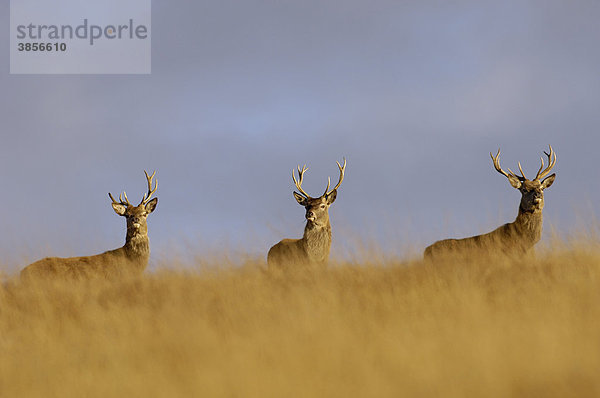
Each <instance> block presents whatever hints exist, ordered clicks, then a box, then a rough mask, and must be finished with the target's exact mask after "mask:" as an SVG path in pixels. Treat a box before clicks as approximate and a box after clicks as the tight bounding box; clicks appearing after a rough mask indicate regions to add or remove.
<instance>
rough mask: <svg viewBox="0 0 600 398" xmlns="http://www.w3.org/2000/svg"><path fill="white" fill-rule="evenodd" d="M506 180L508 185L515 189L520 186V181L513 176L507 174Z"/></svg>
mask: <svg viewBox="0 0 600 398" xmlns="http://www.w3.org/2000/svg"><path fill="white" fill-rule="evenodd" d="M508 182H510V185H512V186H513V188H516V189H519V188H521V181H519V179H518V178H517V177H515V176H512V175H509V176H508Z"/></svg>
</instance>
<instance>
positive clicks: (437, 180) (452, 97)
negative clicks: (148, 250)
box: [0, 0, 600, 270]
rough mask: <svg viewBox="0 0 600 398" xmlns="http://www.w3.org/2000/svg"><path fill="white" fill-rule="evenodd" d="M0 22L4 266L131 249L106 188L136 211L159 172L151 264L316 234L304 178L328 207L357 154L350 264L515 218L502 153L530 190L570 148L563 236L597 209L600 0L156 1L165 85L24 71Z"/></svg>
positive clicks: (557, 192)
mask: <svg viewBox="0 0 600 398" xmlns="http://www.w3.org/2000/svg"><path fill="white" fill-rule="evenodd" d="M0 14H1V15H2V16H3V17H2V19H0V23H2V24H3V25H4V26H5V29H4V32H5V33H6V38H5V40H1V41H0V54H3V57H4V58H3V60H4V62H2V63H1V64H0V68H1V73H0V87H1V90H0V117H1V118H2V121H3V126H2V131H1V133H0V134H1V137H2V144H1V146H0V170H1V171H0V173H1V175H2V189H3V191H4V192H3V195H2V197H3V199H4V202H3V205H2V206H0V220H2V224H1V225H2V227H1V228H0V253H1V254H2V256H3V258H4V260H3V262H2V264H1V265H0V266H2V267H4V268H5V269H9V270H10V269H14V268H19V267H21V266H22V265H23V263H26V262H27V261H33V260H35V259H36V258H38V257H41V256H46V255H59V256H71V255H85V254H94V253H98V252H102V251H104V250H108V249H111V248H115V247H118V246H119V245H121V244H122V243H123V240H124V236H125V225H124V224H125V223H124V220H123V219H121V218H120V217H118V216H116V215H115V214H114V213H113V210H112V208H111V207H110V201H109V199H108V195H107V192H109V191H110V192H113V193H118V192H119V191H122V190H126V191H127V192H128V194H129V195H130V197H138V196H141V194H142V193H143V192H144V189H145V180H144V175H143V170H144V169H147V170H154V169H156V170H158V172H157V179H158V181H159V190H158V192H157V196H158V197H159V205H158V208H157V211H156V212H155V213H154V214H152V216H151V218H150V219H149V228H150V239H151V247H152V250H153V256H154V257H153V258H154V259H156V258H161V257H167V256H168V255H169V253H170V252H171V251H172V250H173V248H174V247H177V246H181V247H187V248H192V250H193V251H195V252H196V253H198V254H200V255H201V254H202V253H204V252H206V253H208V252H214V251H219V250H226V249H231V248H234V249H235V250H237V251H248V252H251V253H254V254H260V253H266V251H267V250H268V248H269V247H270V246H271V245H272V244H274V243H276V242H277V241H278V240H280V239H281V238H284V237H299V236H300V235H301V233H302V228H303V213H304V212H303V209H302V208H300V206H298V205H297V203H296V202H295V200H294V199H293V197H292V194H291V193H292V188H293V184H292V182H291V178H290V173H291V170H292V168H294V167H295V166H296V165H297V164H298V163H301V164H303V163H306V164H307V165H308V166H309V167H310V170H309V171H308V172H307V174H306V178H305V180H306V182H305V186H306V189H307V191H308V192H309V193H310V192H313V193H315V194H316V193H320V192H321V191H322V190H323V189H324V186H325V184H326V181H327V176H331V177H332V178H333V179H335V178H337V166H336V164H335V162H336V160H341V159H342V158H343V157H344V156H345V157H346V158H347V160H348V166H347V172H346V179H345V181H344V183H343V185H342V187H341V188H340V191H339V195H338V199H337V201H336V203H335V204H334V205H333V206H332V209H331V211H330V212H331V218H332V224H333V229H334V247H333V249H334V252H335V253H336V255H341V256H344V255H346V254H347V253H348V252H349V251H351V250H350V248H349V247H348V246H352V245H353V243H352V242H355V241H356V240H363V241H371V242H374V243H375V244H377V245H380V246H382V247H383V248H385V250H386V251H388V252H389V253H391V254H399V255H407V254H408V253H410V252H411V250H415V251H419V250H421V249H422V247H424V246H425V245H427V244H429V243H431V242H433V241H435V240H437V239H440V238H444V237H449V236H455V237H460V236H468V235H472V234H477V233H480V232H486V231H488V230H491V229H493V228H495V227H496V226H498V225H500V224H501V223H504V222H508V221H512V220H513V219H514V217H515V216H516V213H517V208H518V202H519V198H520V195H519V193H518V192H517V191H516V190H514V189H513V188H511V187H510V185H509V183H508V182H507V181H506V179H505V178H504V177H502V176H501V175H499V174H498V173H496V172H495V171H494V169H493V167H492V162H491V160H490V158H489V152H490V151H494V152H495V151H496V150H497V149H498V148H499V147H500V148H502V155H501V164H502V165H503V167H510V168H513V169H514V168H515V167H516V162H517V161H521V163H522V165H523V167H524V170H525V172H526V174H528V175H533V174H534V173H535V172H536V171H537V168H538V166H539V156H540V155H541V154H542V151H543V150H544V149H546V148H547V146H548V144H552V146H553V147H554V149H555V151H556V153H557V154H558V162H557V165H556V167H555V171H556V173H557V179H556V182H555V183H554V185H553V186H552V187H551V188H550V189H548V191H547V192H546V197H545V199H546V208H545V210H544V218H545V231H546V232H545V233H546V235H545V236H546V238H547V237H548V232H549V230H550V227H552V228H555V229H556V230H557V231H559V232H561V233H567V232H570V231H573V230H574V229H576V228H577V227H579V226H581V222H582V219H583V221H584V222H585V221H586V220H589V218H590V217H589V215H590V214H593V213H594V212H596V211H597V207H598V203H599V199H600V190H599V189H598V187H597V184H596V181H597V172H596V168H597V165H596V156H595V155H596V152H597V150H598V149H597V147H598V143H599V141H600V140H599V139H598V126H599V125H600V112H599V111H598V109H599V104H600V73H599V72H598V71H599V70H600V46H598V38H599V37H600V25H599V24H598V23H597V21H598V20H599V18H600V3H598V2H595V1H572V2H558V1H543V2H542V1H507V2H494V1H458V2H452V4H450V2H434V1H406V2H397V1H372V2H365V1H343V2H342V1H330V2H323V1H316V0H315V1H310V0H309V1H302V2H300V1H296V2H291V1H288V2H272V1H244V2H241V1H220V2H202V1H200V2H169V3H168V4H167V3H166V2H165V3H158V2H154V3H153V14H152V74H151V75H150V76H125V75H123V76H24V75H23V76H19V75H10V74H9V73H8V67H9V62H8V54H9V48H8V45H9V44H8V33H7V32H8V25H9V19H8V15H9V2H8V1H7V0H3V1H2V2H1V3H0ZM409 248H411V250H409Z"/></svg>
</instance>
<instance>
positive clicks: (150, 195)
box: [140, 170, 158, 205]
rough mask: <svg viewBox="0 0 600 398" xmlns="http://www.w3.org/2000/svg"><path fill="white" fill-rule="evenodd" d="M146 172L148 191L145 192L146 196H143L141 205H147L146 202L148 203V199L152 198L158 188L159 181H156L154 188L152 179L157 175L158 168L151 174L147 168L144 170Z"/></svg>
mask: <svg viewBox="0 0 600 398" xmlns="http://www.w3.org/2000/svg"><path fill="white" fill-rule="evenodd" d="M144 174H145V175H146V180H147V181H148V192H147V193H145V194H144V196H143V198H142V201H141V202H140V205H141V204H144V205H145V204H146V203H148V201H149V200H150V198H151V197H152V195H153V194H154V193H155V192H156V190H157V189H158V181H154V189H152V179H153V178H154V176H155V175H156V170H154V172H153V173H152V175H150V176H149V175H148V173H147V172H146V170H144Z"/></svg>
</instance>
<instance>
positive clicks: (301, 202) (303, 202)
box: [294, 191, 306, 206]
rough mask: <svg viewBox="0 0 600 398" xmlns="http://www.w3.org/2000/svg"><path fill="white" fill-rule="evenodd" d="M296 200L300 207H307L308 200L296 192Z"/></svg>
mask: <svg viewBox="0 0 600 398" xmlns="http://www.w3.org/2000/svg"><path fill="white" fill-rule="evenodd" d="M294 198H296V202H298V204H299V205H300V206H306V198H305V197H304V196H302V195H300V194H299V193H298V192H296V191H294Z"/></svg>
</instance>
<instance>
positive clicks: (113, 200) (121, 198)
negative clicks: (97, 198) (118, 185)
mask: <svg viewBox="0 0 600 398" xmlns="http://www.w3.org/2000/svg"><path fill="white" fill-rule="evenodd" d="M123 195H125V200H123V197H122V194H119V200H118V201H117V200H116V199H115V198H114V197H113V196H112V194H111V193H110V192H109V193H108V196H109V197H110V199H111V200H112V202H113V203H117V204H120V205H123V206H129V205H131V203H129V199H127V194H126V193H125V191H123Z"/></svg>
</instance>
